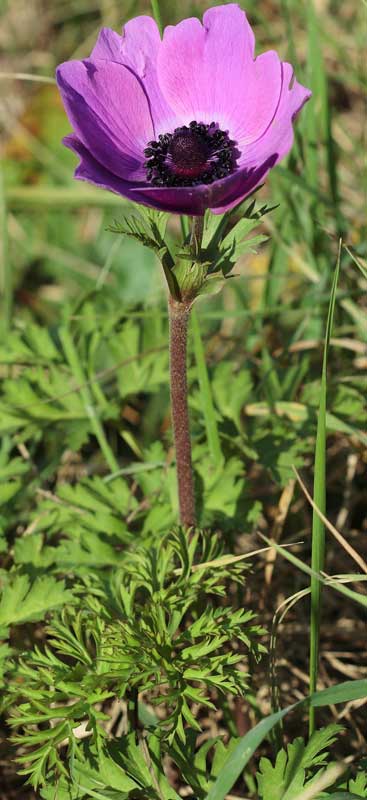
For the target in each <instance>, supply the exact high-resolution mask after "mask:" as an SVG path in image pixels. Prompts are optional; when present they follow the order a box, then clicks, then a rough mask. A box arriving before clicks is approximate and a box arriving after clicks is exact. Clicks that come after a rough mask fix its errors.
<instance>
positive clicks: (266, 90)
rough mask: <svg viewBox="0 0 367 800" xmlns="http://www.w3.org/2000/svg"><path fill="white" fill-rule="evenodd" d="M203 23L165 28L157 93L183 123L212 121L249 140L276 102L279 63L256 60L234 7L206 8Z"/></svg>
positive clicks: (258, 133)
mask: <svg viewBox="0 0 367 800" xmlns="http://www.w3.org/2000/svg"><path fill="white" fill-rule="evenodd" d="M203 22H204V25H203V26H202V25H201V24H200V22H199V20H197V19H187V20H184V21H183V22H181V23H179V25H176V26H175V27H172V26H170V27H168V28H166V30H165V32H164V38H163V42H162V46H161V48H160V51H159V54H158V79H159V84H160V86H161V89H162V91H163V93H164V95H165V97H166V98H167V100H168V102H169V104H170V105H171V106H172V108H173V109H174V110H175V111H176V113H177V114H178V115H179V116H180V118H181V124H183V123H187V122H189V121H190V120H191V119H196V120H198V121H203V122H211V121H215V122H218V124H219V125H220V127H222V128H224V129H225V130H227V129H228V130H229V132H230V135H231V136H233V137H234V138H237V139H239V140H241V141H244V142H249V141H253V140H254V139H257V138H259V137H260V136H261V134H262V133H263V132H264V130H265V129H266V128H267V127H268V125H269V124H270V122H271V120H272V119H273V117H274V114H275V111H276V108H277V106H278V103H279V97H280V91H281V65H280V61H279V58H278V56H277V55H276V53H274V52H270V53H265V54H264V55H263V56H260V57H259V58H257V59H256V60H254V35H253V32H252V30H251V27H250V25H249V23H248V21H247V18H246V14H245V13H244V11H242V10H241V9H240V8H239V6H237V5H235V4H229V5H226V6H219V7H217V8H211V9H209V10H208V11H207V12H206V13H205V14H204V19H203Z"/></svg>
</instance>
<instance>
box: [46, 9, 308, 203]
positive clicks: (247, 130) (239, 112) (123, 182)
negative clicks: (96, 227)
mask: <svg viewBox="0 0 367 800" xmlns="http://www.w3.org/2000/svg"><path fill="white" fill-rule="evenodd" d="M254 50H255V39H254V34H253V32H252V29H251V27H250V25H249V23H248V21H247V18H246V14H245V12H244V11H242V10H241V9H240V8H239V6H238V5H237V4H229V5H225V6H217V7H215V8H211V9H209V10H208V11H206V12H205V14H204V17H203V24H201V22H200V21H199V20H198V19H196V18H192V19H185V20H183V22H180V23H179V24H178V25H175V26H168V27H167V28H166V29H165V31H164V35H163V39H162V40H161V38H160V35H159V31H158V28H157V25H156V23H155V21H154V20H153V19H152V18H151V17H148V16H142V17H137V18H136V19H133V20H131V21H130V22H128V23H127V24H126V25H125V28H124V31H123V35H122V36H119V35H118V34H117V33H115V32H114V31H112V30H109V29H108V28H103V29H102V31H101V32H100V34H99V37H98V40H97V43H96V45H95V47H94V49H93V51H92V53H91V56H90V58H88V59H85V60H83V61H67V62H65V63H64V64H61V65H60V66H59V67H58V69H57V82H58V86H59V89H60V92H61V95H62V99H63V102H64V106H65V109H66V112H67V114H68V117H69V120H70V122H71V124H72V126H73V129H74V132H73V133H72V134H70V135H69V136H66V137H65V139H64V144H65V145H66V146H67V147H69V148H70V149H71V150H74V151H75V152H76V153H77V154H78V156H79V157H80V164H79V166H78V167H77V169H76V172H75V177H76V178H78V179H79V180H85V181H89V182H90V183H94V184H96V185H97V186H102V187H103V188H105V189H109V190H110V191H112V192H116V193H117V194H120V195H123V196H124V197H127V198H129V199H130V200H135V201H136V202H138V203H143V204H145V205H148V206H151V207H153V208H156V209H160V210H163V211H171V212H174V213H178V214H181V213H183V214H192V215H202V214H204V212H205V210H206V209H207V208H210V209H211V210H212V211H213V212H214V213H222V212H223V211H226V210H228V209H230V208H232V207H233V206H234V205H236V204H237V203H239V202H240V200H242V199H243V198H244V197H246V196H247V195H248V194H249V193H250V192H252V191H253V189H254V188H255V187H256V186H257V185H258V184H259V183H260V182H262V181H263V180H264V177H265V176H266V175H267V173H268V172H269V170H270V169H271V167H273V166H274V165H275V164H277V163H278V161H280V160H281V159H282V158H284V156H285V155H286V154H287V153H288V152H289V150H290V148H291V146H292V143H293V121H294V118H295V116H296V115H297V114H298V112H299V111H300V110H301V108H302V106H303V105H304V103H305V102H306V101H307V100H308V99H309V97H310V95H311V92H310V91H309V90H308V89H306V88H305V87H304V86H301V84H299V83H297V81H296V80H295V79H294V76H293V69H292V67H291V65H290V64H287V63H286V62H281V61H280V59H279V56H278V55H277V53H276V52H275V51H274V50H269V51H267V52H265V53H262V54H261V55H259V56H257V58H255V55H254Z"/></svg>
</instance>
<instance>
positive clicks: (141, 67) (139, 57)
mask: <svg viewBox="0 0 367 800" xmlns="http://www.w3.org/2000/svg"><path fill="white" fill-rule="evenodd" d="M160 45H161V37H160V34H159V30H158V26H157V24H156V22H155V20H154V19H153V18H152V17H148V16H141V17H136V18H135V19H132V20H130V22H127V23H126V25H125V26H124V29H123V35H122V36H119V35H118V34H117V33H115V31H112V30H110V29H109V28H103V29H102V30H101V32H100V34H99V36H98V40H97V43H96V45H95V47H94V49H93V51H92V54H91V59H92V60H94V59H106V60H107V61H116V62H117V63H119V64H124V65H125V66H126V67H129V69H130V70H131V71H132V72H134V74H135V75H136V76H137V77H138V78H139V80H140V81H141V84H142V86H143V88H144V90H145V92H146V95H147V98H148V102H149V106H150V111H151V116H152V119H153V123H154V126H155V133H156V136H158V135H159V134H160V133H164V132H166V131H167V130H169V129H170V128H175V127H177V125H179V122H178V121H176V117H175V114H174V112H173V111H172V109H171V108H170V107H169V105H168V103H167V101H166V100H165V98H164V96H163V94H162V91H161V89H160V87H159V84H158V78H157V58H158V50H159V47H160Z"/></svg>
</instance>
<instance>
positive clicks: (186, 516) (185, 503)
mask: <svg viewBox="0 0 367 800" xmlns="http://www.w3.org/2000/svg"><path fill="white" fill-rule="evenodd" d="M190 305H191V304H189V303H185V302H178V301H177V300H174V299H173V298H172V297H170V298H169V301H168V309H169V323H170V337H169V340H170V347H169V351H170V383H171V413H172V425H173V438H174V444H175V450H176V469H177V483H178V499H179V507H180V522H181V525H186V526H195V525H196V514H195V496H194V479H193V471H192V460H191V439H190V422H189V409H188V402H187V366H186V351H187V327H188V321H189V316H190Z"/></svg>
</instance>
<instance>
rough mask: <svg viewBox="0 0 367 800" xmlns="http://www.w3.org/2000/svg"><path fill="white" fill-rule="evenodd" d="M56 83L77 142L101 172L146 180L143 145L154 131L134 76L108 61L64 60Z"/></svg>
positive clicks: (124, 68) (143, 95) (124, 177)
mask: <svg viewBox="0 0 367 800" xmlns="http://www.w3.org/2000/svg"><path fill="white" fill-rule="evenodd" d="M57 82H58V86H59V89H60V92H61V95H62V99H63V102H64V106H65V109H66V112H67V114H68V117H69V120H70V122H71V124H72V126H73V128H74V130H75V132H76V134H77V137H78V139H79V140H80V141H81V142H82V143H83V144H84V145H85V147H86V148H87V149H88V150H90V153H91V155H92V156H93V157H94V158H95V159H96V160H97V161H99V162H100V163H101V164H102V165H103V166H104V167H105V168H106V169H108V170H110V171H111V172H113V173H114V174H115V175H117V176H118V177H120V178H123V179H127V180H145V177H146V176H145V169H144V167H143V162H144V160H145V159H144V153H143V150H144V147H146V144H147V142H148V141H149V140H150V139H152V138H153V136H154V130H153V124H152V119H151V116H150V112H149V106H148V102H147V98H146V95H145V92H144V90H143V88H142V86H141V84H140V82H139V80H138V79H137V78H136V76H135V75H134V74H133V73H132V72H131V71H130V70H129V69H127V68H126V67H124V66H122V65H120V64H116V63H114V62H112V61H102V60H100V61H90V60H86V61H67V62H66V63H65V64H61V66H60V67H58V69H57Z"/></svg>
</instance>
